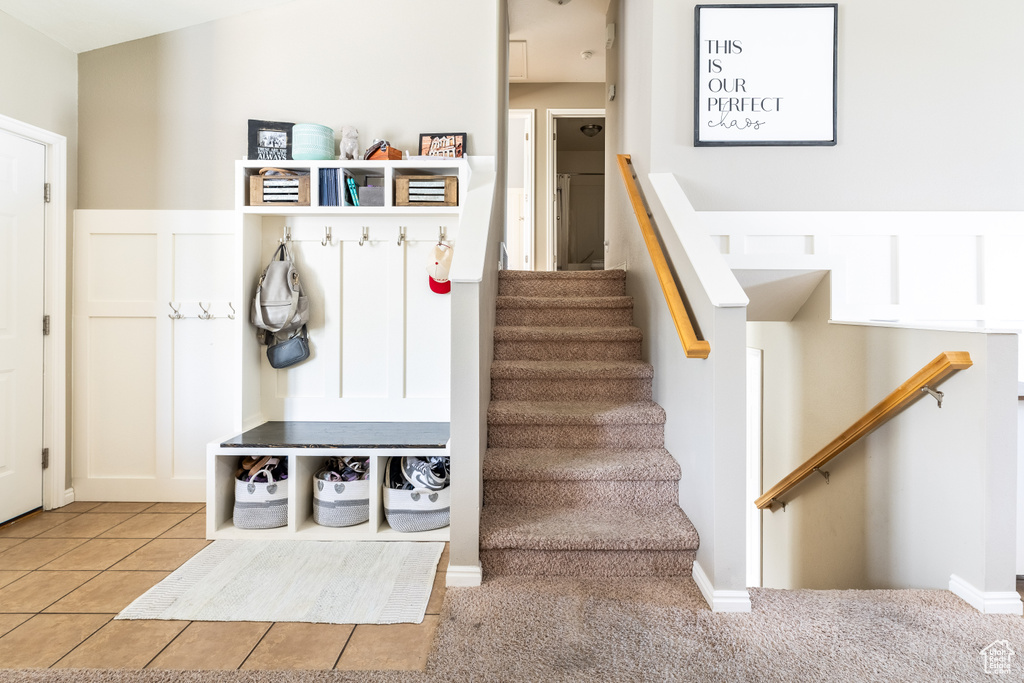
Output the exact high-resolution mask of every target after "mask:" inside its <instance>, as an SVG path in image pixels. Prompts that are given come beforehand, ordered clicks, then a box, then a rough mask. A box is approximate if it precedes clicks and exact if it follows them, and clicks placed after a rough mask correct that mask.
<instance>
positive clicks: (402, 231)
mask: <svg viewBox="0 0 1024 683" xmlns="http://www.w3.org/2000/svg"><path fill="white" fill-rule="evenodd" d="M404 241H405V226H404V225H399V226H398V246H402V242H404Z"/></svg>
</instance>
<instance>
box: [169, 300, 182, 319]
mask: <svg viewBox="0 0 1024 683" xmlns="http://www.w3.org/2000/svg"><path fill="white" fill-rule="evenodd" d="M167 305H168V306H170V307H171V310H172V311H174V315H171V314H170V313H168V314H167V317H168V318H170V319H171V320H181V319H182V318H184V317H185V316H183V315H182V314H181V311H179V310H178V307H179V306H181V304H178V306H175V305H174V303H173V302H170V301H168V302H167Z"/></svg>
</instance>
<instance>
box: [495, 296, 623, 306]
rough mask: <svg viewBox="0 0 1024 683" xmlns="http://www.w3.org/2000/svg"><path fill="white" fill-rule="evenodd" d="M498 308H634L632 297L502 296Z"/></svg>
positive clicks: (499, 297) (498, 299) (498, 300)
mask: <svg viewBox="0 0 1024 683" xmlns="http://www.w3.org/2000/svg"><path fill="white" fill-rule="evenodd" d="M495 306H496V307H497V308H573V309H578V308H632V307H633V297H631V296H517V295H507V294H502V295H499V296H498V297H497V299H496V300H495Z"/></svg>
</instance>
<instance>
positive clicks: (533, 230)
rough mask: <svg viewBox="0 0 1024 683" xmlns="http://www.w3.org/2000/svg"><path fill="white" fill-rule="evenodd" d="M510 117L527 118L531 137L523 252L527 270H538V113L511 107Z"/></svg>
mask: <svg viewBox="0 0 1024 683" xmlns="http://www.w3.org/2000/svg"><path fill="white" fill-rule="evenodd" d="M508 116H509V118H510V119H512V118H517V119H526V132H527V134H528V135H529V139H528V140H527V141H526V145H525V149H526V152H527V156H528V157H529V163H525V164H524V165H523V169H524V175H525V177H524V178H523V183H524V184H525V185H526V187H525V188H524V189H525V191H526V206H525V207H523V213H524V215H525V216H527V219H528V221H529V227H528V228H527V229H526V230H525V231H524V233H525V234H523V236H522V238H523V254H524V255H525V256H526V257H527V259H528V261H527V263H528V268H527V270H537V260H536V248H535V247H536V244H535V242H536V240H537V197H536V194H537V187H536V184H537V179H536V174H535V173H534V167H535V166H536V165H537V114H536V111H535V110H533V109H509V110H508Z"/></svg>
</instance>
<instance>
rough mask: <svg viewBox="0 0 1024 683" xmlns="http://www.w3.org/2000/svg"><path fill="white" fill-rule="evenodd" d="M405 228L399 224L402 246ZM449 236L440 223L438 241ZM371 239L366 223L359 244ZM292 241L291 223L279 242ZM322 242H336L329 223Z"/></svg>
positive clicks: (399, 242) (440, 241) (328, 243)
mask: <svg viewBox="0 0 1024 683" xmlns="http://www.w3.org/2000/svg"><path fill="white" fill-rule="evenodd" d="M405 230H406V228H405V226H404V225H400V226H398V246H402V242H404V241H405ZM447 238H448V227H447V226H444V225H439V226H438V227H437V243H438V244H442V243H443V242H444V241H445V239H447ZM369 239H370V226H368V225H364V226H363V234H362V235H361V236H360V237H359V246H363V245H364V244H365V243H366V242H368V241H369ZM291 241H292V228H291V226H290V225H286V226H284V234H283V235H282V237H281V239H279V240H278V241H277V242H278V244H285V243H287V242H291ZM320 244H322V245H323V246H325V247H326V246H328V245H331V244H334V236H333V235H332V234H331V226H329V225H325V226H324V238H323V239H322V240H320Z"/></svg>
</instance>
